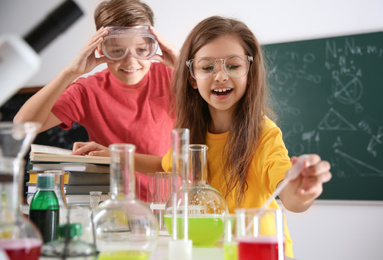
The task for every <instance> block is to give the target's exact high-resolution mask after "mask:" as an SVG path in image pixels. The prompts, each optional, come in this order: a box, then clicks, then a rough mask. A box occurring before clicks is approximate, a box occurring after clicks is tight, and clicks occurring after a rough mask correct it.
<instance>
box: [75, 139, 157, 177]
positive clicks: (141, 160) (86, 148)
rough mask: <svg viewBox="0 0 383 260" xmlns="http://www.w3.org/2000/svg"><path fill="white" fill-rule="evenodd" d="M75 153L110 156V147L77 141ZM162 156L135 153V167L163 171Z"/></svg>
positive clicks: (143, 171)
mask: <svg viewBox="0 0 383 260" xmlns="http://www.w3.org/2000/svg"><path fill="white" fill-rule="evenodd" d="M72 154H74V155H89V156H110V150H109V148H108V147H106V146H103V145H101V144H98V143H96V142H75V143H74V144H73V151H72ZM161 161H162V157H161V156H156V155H149V154H139V153H135V154H134V169H135V170H136V171H138V172H140V173H144V174H150V173H155V172H163V171H164V170H163V169H162V166H161Z"/></svg>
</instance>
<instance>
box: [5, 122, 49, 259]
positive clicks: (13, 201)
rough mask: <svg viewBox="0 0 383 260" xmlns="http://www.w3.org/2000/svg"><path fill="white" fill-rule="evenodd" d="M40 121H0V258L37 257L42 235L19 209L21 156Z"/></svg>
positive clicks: (21, 182)
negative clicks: (17, 122) (16, 122)
mask: <svg viewBox="0 0 383 260" xmlns="http://www.w3.org/2000/svg"><path fill="white" fill-rule="evenodd" d="M40 127H41V124H39V123H34V122H26V123H21V124H14V123H12V122H1V123H0V259H4V258H5V259H10V260H16V259H17V260H18V259H28V260H37V259H39V257H40V249H41V246H42V242H43V241H42V237H41V234H40V232H39V231H38V229H37V228H36V226H35V225H34V224H33V223H32V222H31V221H29V219H27V218H25V217H24V216H23V215H22V213H21V212H20V205H21V203H22V198H23V195H22V191H23V187H24V166H25V161H24V159H23V158H24V156H25V155H26V153H27V151H28V150H29V148H30V145H31V143H32V142H33V140H34V138H35V137H36V134H37V130H38V129H39V128H40Z"/></svg>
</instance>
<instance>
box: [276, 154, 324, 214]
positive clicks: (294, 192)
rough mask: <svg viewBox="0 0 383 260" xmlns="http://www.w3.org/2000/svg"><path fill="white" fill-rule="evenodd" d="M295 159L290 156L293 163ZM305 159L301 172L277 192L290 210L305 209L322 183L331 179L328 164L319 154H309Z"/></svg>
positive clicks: (310, 203) (317, 192)
mask: <svg viewBox="0 0 383 260" xmlns="http://www.w3.org/2000/svg"><path fill="white" fill-rule="evenodd" d="M297 160H298V158H297V157H292V158H291V161H292V163H293V164H294V163H295V162H296V161H297ZM306 161H307V165H306V166H305V167H304V168H303V170H302V172H301V174H300V175H299V176H298V177H297V178H296V179H294V180H292V181H290V182H289V184H287V185H286V187H285V188H284V189H283V190H282V191H281V192H280V193H279V198H280V199H281V201H282V203H283V205H284V207H285V208H286V209H287V210H289V211H292V212H303V211H305V210H307V209H308V208H309V207H310V206H311V205H312V203H313V202H314V200H315V199H316V198H317V197H319V195H320V194H321V193H322V191H323V183H326V182H328V181H330V179H331V173H330V164H329V163H328V162H327V161H322V160H321V158H320V157H319V155H317V154H310V155H309V156H308V158H307V160H306Z"/></svg>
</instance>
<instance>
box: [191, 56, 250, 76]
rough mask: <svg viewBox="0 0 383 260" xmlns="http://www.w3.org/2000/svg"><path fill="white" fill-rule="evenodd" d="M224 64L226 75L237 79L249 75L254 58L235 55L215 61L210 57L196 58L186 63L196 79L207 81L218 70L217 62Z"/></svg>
mask: <svg viewBox="0 0 383 260" xmlns="http://www.w3.org/2000/svg"><path fill="white" fill-rule="evenodd" d="M218 60H220V61H221V62H222V66H223V68H224V71H225V72H226V74H227V75H228V76H230V77H233V78H237V77H242V76H244V75H246V74H247V72H248V71H249V67H250V61H252V60H253V57H252V56H244V55H243V56H240V55H233V56H229V57H227V58H225V59H213V58H208V57H202V58H196V59H191V60H188V61H186V65H187V66H188V67H189V69H190V73H191V75H192V77H193V78H195V79H206V78H209V77H210V76H211V75H213V74H214V73H215V72H216V70H217V65H216V63H217V61H218Z"/></svg>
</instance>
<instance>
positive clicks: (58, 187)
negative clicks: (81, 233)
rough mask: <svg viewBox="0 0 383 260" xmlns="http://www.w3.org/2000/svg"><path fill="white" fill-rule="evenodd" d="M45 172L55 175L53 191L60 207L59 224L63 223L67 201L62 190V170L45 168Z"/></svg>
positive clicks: (63, 175)
mask: <svg viewBox="0 0 383 260" xmlns="http://www.w3.org/2000/svg"><path fill="white" fill-rule="evenodd" d="M44 173H45V174H53V175H54V176H55V183H54V191H55V193H56V197H57V200H58V202H59V207H60V218H59V219H60V224H65V223H66V222H65V221H66V217H67V201H66V197H65V192H64V177H65V172H64V171H63V170H46V171H44Z"/></svg>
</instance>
